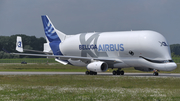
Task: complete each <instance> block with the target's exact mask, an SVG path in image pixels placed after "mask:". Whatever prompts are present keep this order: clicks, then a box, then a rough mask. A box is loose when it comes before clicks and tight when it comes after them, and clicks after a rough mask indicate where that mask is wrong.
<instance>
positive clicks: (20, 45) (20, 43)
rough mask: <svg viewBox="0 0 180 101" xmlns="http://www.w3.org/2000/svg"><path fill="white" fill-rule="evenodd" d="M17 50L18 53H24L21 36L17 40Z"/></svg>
mask: <svg viewBox="0 0 180 101" xmlns="http://www.w3.org/2000/svg"><path fill="white" fill-rule="evenodd" d="M16 50H17V51H18V52H23V44H22V38H21V37H20V36H17V40H16Z"/></svg>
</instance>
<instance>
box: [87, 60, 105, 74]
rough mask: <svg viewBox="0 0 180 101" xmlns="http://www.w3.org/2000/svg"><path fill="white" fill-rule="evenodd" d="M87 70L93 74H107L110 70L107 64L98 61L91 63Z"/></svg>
mask: <svg viewBox="0 0 180 101" xmlns="http://www.w3.org/2000/svg"><path fill="white" fill-rule="evenodd" d="M86 68H87V69H88V70H90V71H93V72H105V71H107V69H108V65H107V63H105V62H102V61H96V62H91V63H89V64H88V65H87V67H86Z"/></svg>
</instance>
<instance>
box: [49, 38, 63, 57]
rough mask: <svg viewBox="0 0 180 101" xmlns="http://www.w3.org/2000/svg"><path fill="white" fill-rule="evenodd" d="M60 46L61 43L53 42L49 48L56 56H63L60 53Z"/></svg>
mask: <svg viewBox="0 0 180 101" xmlns="http://www.w3.org/2000/svg"><path fill="white" fill-rule="evenodd" d="M59 44H60V42H58V41H53V42H51V43H49V46H50V47H51V49H52V51H53V54H54V55H63V54H62V53H61V51H60V48H59Z"/></svg>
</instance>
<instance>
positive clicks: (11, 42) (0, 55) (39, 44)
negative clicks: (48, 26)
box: [0, 34, 180, 59]
mask: <svg viewBox="0 0 180 101" xmlns="http://www.w3.org/2000/svg"><path fill="white" fill-rule="evenodd" d="M17 36H21V37H22V42H23V47H24V49H32V50H39V51H43V45H44V43H46V39H45V38H43V37H40V38H37V37H35V36H27V35H24V34H16V35H12V36H0V59H5V58H24V57H30V56H18V55H10V54H8V53H6V52H4V51H3V49H4V50H6V51H9V52H11V53H13V52H17V51H16V49H15V48H16V37H17ZM170 49H171V55H172V57H180V44H172V45H170ZM28 53H32V52H28ZM31 57H32V56H31ZM33 58H36V57H33Z"/></svg>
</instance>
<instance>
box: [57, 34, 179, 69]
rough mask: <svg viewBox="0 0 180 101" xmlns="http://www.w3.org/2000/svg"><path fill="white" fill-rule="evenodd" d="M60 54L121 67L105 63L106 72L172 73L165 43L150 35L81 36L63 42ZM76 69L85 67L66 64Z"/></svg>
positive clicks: (158, 36) (164, 40) (159, 35)
mask: <svg viewBox="0 0 180 101" xmlns="http://www.w3.org/2000/svg"><path fill="white" fill-rule="evenodd" d="M59 47H60V51H61V52H62V54H63V55H65V56H66V55H67V56H81V57H93V58H109V59H115V60H121V61H122V62H121V63H107V64H108V67H109V68H126V67H138V68H151V69H157V70H163V71H171V70H174V69H175V68H176V67H177V65H176V64H175V63H174V62H172V58H171V52H170V48H169V45H168V42H167V40H166V39H165V38H164V37H163V36H162V35H161V34H159V33H157V32H154V31H124V32H102V33H97V32H95V33H82V34H77V35H73V36H71V37H68V38H66V39H65V40H64V41H63V42H62V43H61V44H60V46H59ZM68 61H69V62H70V63H71V64H73V65H76V66H86V65H87V63H85V62H82V61H80V60H71V59H69V60H68Z"/></svg>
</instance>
